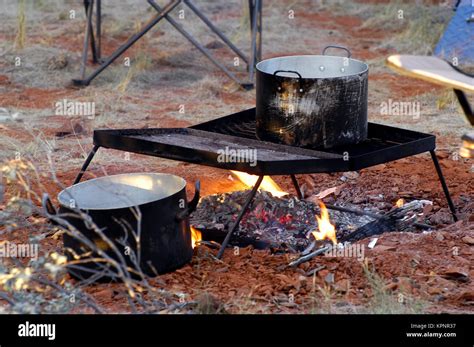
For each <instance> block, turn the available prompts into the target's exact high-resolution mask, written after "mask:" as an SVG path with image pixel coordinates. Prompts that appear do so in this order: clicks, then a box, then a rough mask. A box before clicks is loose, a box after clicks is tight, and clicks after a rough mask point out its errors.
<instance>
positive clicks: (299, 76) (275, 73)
mask: <svg viewBox="0 0 474 347" xmlns="http://www.w3.org/2000/svg"><path fill="white" fill-rule="evenodd" d="M280 72H289V73H294V74H295V75H298V78H299V79H302V78H303V77H302V76H301V74H300V73H299V72H298V71H294V70H276V71H275V72H274V73H273V76H277V74H279V73H280Z"/></svg>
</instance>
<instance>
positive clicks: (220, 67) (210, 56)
mask: <svg viewBox="0 0 474 347" xmlns="http://www.w3.org/2000/svg"><path fill="white" fill-rule="evenodd" d="M148 3H149V4H150V5H151V6H153V7H154V8H155V10H156V11H158V12H159V13H163V11H162V10H161V7H160V6H159V5H158V4H157V3H156V2H155V1H154V0H148ZM164 17H165V18H166V20H168V22H169V23H170V24H171V25H172V26H174V27H175V29H176V30H178V31H179V32H180V33H181V34H182V35H183V36H184V37H185V38H186V39H188V41H189V42H191V43H192V44H193V45H194V46H195V47H196V48H197V49H198V50H200V51H201V53H202V54H204V55H205V56H206V57H207V58H208V59H209V60H210V61H211V62H212V63H213V64H214V65H216V66H217V67H218V68H219V69H221V70H222V71H223V72H224V73H225V74H226V75H227V76H228V77H229V78H230V79H232V80H233V81H234V82H236V83H237V84H240V85H243V83H242V82H241V81H239V80H238V78H237V77H235V75H234V74H233V73H232V72H230V71H229V70H228V69H227V68H226V67H225V66H224V65H222V64H221V63H219V62H218V61H217V60H216V59H215V58H214V57H213V56H212V55H211V54H210V53H209V52H208V50H207V49H206V48H204V47H203V46H202V45H201V44H200V43H199V42H197V41H196V40H195V39H194V37H192V35H191V34H189V33H188V32H187V31H186V30H184V29H183V27H181V25H179V24H178V23H177V22H176V21H175V20H174V19H173V18H171V17H170V16H168V15H167V14H165V15H164Z"/></svg>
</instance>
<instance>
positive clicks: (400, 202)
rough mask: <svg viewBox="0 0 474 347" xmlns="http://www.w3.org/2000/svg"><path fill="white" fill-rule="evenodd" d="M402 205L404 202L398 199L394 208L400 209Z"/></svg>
mask: <svg viewBox="0 0 474 347" xmlns="http://www.w3.org/2000/svg"><path fill="white" fill-rule="evenodd" d="M403 205H405V200H403V199H398V200H397V202H396V203H395V206H397V207H399V208H400V207H402V206H403Z"/></svg>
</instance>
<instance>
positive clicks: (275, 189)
mask: <svg viewBox="0 0 474 347" xmlns="http://www.w3.org/2000/svg"><path fill="white" fill-rule="evenodd" d="M231 172H232V174H233V175H235V176H236V177H237V178H238V179H239V180H240V181H241V182H242V183H243V184H245V185H246V186H248V187H253V186H254V185H255V183H256V182H257V179H258V176H256V175H249V174H248V173H245V172H240V171H234V170H231ZM260 189H263V190H265V191H267V192H270V193H272V195H273V196H276V197H279V198H281V197H282V196H285V195H288V193H287V192H285V191H283V190H282V189H281V188H280V187H279V186H278V184H277V183H276V182H275V181H274V180H273V179H271V177H269V176H265V177H264V178H263V181H262V184H261V185H260V188H259V190H260Z"/></svg>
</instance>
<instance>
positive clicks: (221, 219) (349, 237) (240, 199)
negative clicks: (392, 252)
mask: <svg viewBox="0 0 474 347" xmlns="http://www.w3.org/2000/svg"><path fill="white" fill-rule="evenodd" d="M232 175H233V176H234V177H237V178H238V179H239V180H240V182H242V183H243V184H244V185H245V186H246V187H247V188H251V187H252V186H253V185H254V184H255V182H256V181H257V179H258V177H257V176H255V175H250V174H247V173H243V172H238V171H232ZM245 196H246V191H235V192H230V193H223V194H216V195H210V196H207V197H204V198H202V199H201V202H200V204H199V206H198V208H197V210H196V212H195V214H194V216H193V217H192V218H191V224H192V225H193V228H192V234H193V245H194V244H195V242H196V241H195V239H201V238H202V239H203V240H206V241H215V242H219V243H222V241H223V239H224V238H225V235H226V233H227V231H228V230H229V228H230V227H231V226H232V224H233V223H234V222H235V220H236V218H237V217H236V215H237V213H238V211H239V210H240V208H241V206H242V205H243V204H244V199H245ZM315 196H318V194H316V195H315ZM427 203H429V202H426V201H418V200H416V201H412V202H410V203H406V202H405V201H404V199H399V200H398V201H396V203H395V205H394V206H393V209H392V210H391V211H390V212H389V213H387V214H386V215H378V214H377V213H375V212H374V213H360V211H359V213H354V212H357V210H354V209H353V208H352V207H351V206H345V207H343V206H332V205H330V208H328V206H326V204H324V202H323V201H321V200H320V199H309V200H304V199H298V198H297V197H295V196H293V195H292V194H290V193H288V192H285V191H284V190H283V189H282V188H281V187H280V186H279V185H278V184H277V183H276V182H275V181H274V180H273V179H272V178H271V177H269V176H265V177H264V178H263V180H262V184H261V185H260V188H259V191H258V192H257V194H256V196H255V199H254V202H253V204H252V205H251V207H250V208H249V211H248V213H247V214H246V215H244V217H243V218H242V221H241V222H240V228H239V229H238V230H237V231H236V232H235V233H234V235H233V238H232V240H231V242H230V244H231V245H234V246H248V245H252V246H254V247H255V248H258V249H271V250H273V251H274V252H289V253H298V254H307V253H309V252H311V251H312V250H314V249H316V250H318V248H319V249H321V250H322V249H325V250H327V249H330V248H331V247H334V246H338V245H341V247H343V244H344V243H346V244H347V243H348V242H353V241H357V240H360V239H363V238H366V237H370V236H372V235H378V234H381V233H383V232H387V231H393V230H405V229H410V228H411V229H412V227H413V226H416V225H417V223H416V213H415V212H416V211H419V210H420V208H421V207H423V206H424V205H426V204H427ZM419 226H421V227H429V226H425V225H422V224H420V225H419ZM318 254H319V253H318Z"/></svg>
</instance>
